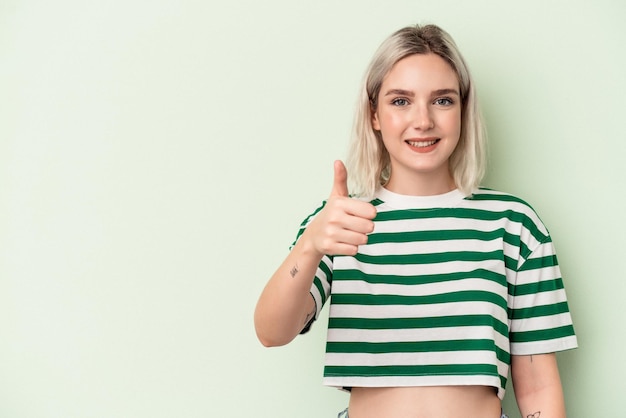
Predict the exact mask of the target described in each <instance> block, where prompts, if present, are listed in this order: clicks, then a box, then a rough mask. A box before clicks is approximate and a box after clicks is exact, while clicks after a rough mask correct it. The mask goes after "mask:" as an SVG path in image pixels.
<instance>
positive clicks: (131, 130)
mask: <svg viewBox="0 0 626 418" xmlns="http://www.w3.org/2000/svg"><path fill="white" fill-rule="evenodd" d="M625 18H626V3H625V2H623V1H621V0H619V1H618V0H615V1H609V0H602V1H525V2H521V1H518V2H509V1H500V0H489V1H487V0H482V1H429V2H425V1H416V0H410V1H390V2H383V1H362V0H360V1H356V0H352V1H316V2H313V1H299V2H297V1H288V0H265V1H252V0H250V1H221V2H207V1H192V0H153V1H148V0H107V1H104V0H102V1H83V0H80V1H79V0H58V1H43V0H42V1H35V0H23V1H18V0H3V1H2V2H1V3H0V97H1V99H0V417H3V418H26V417H28V418H56V417H59V418H74V417H77V418H78V417H80V418H91V417H93V418H96V417H98V418H100V417H107V418H110V417H129V418H159V417H186V418H187V417H248V416H255V417H277V418H278V417H285V418H287V417H299V418H319V417H334V416H336V413H337V411H339V410H340V409H343V408H344V407H345V405H346V404H347V402H348V397H347V395H346V394H344V393H342V392H340V391H337V390H335V389H329V388H325V387H323V386H322V384H321V373H322V362H323V350H324V338H325V321H324V320H322V321H320V322H319V323H318V324H317V325H316V327H315V328H314V330H313V331H312V332H311V333H310V334H309V335H307V336H304V337H301V338H299V339H297V340H296V341H294V342H293V343H292V344H290V345H288V346H286V347H281V348H275V349H265V348H262V347H261V345H260V344H259V343H258V342H257V340H256V337H255V335H254V329H253V323H252V315H253V310H254V305H255V303H256V299H257V297H258V295H259V293H260V291H261V289H262V287H263V286H264V284H265V282H266V280H267V279H268V278H269V276H270V275H271V274H272V272H273V270H274V269H275V268H276V267H277V266H278V264H279V263H280V262H281V261H282V259H283V258H284V256H285V255H286V253H287V250H288V247H289V244H290V243H291V241H292V239H293V238H294V236H295V233H296V230H297V227H298V225H299V223H300V221H301V220H302V219H303V218H304V216H306V215H307V214H308V213H309V212H310V211H311V210H312V209H313V208H315V207H316V205H317V204H318V203H319V202H320V201H321V200H322V199H324V198H325V197H326V196H327V194H328V192H329V191H330V185H331V181H332V161H333V160H334V159H337V158H344V157H345V152H346V144H347V138H348V136H349V132H350V126H351V123H352V113H353V108H354V103H355V100H356V91H357V88H358V84H359V81H360V79H361V76H362V74H363V71H364V68H365V66H366V64H367V62H368V61H369V58H370V57H371V55H372V53H373V52H374V49H375V48H376V47H377V46H378V44H379V43H380V42H381V41H382V40H383V39H384V38H385V37H386V36H387V35H389V34H390V33H391V32H392V31H394V30H396V29H398V28H400V27H402V26H404V25H407V24H412V23H417V22H420V23H430V22H432V23H437V24H439V25H440V26H442V27H444V28H445V29H446V30H448V31H449V32H450V33H451V34H452V35H453V37H454V38H455V39H456V40H457V43H458V44H459V46H460V48H461V50H462V51H463V52H464V55H465V57H466V59H467V61H468V62H469V65H470V67H471V69H472V71H473V73H474V76H475V79H476V82H477V85H478V89H479V95H480V98H481V103H482V107H483V110H484V114H485V118H486V121H487V123H488V127H489V135H490V144H491V150H490V161H491V166H490V170H489V174H488V178H487V179H486V181H485V185H486V186H489V187H494V188H498V189H502V190H505V191H508V192H512V193H515V194H517V195H519V196H521V197H523V198H524V199H526V200H528V201H529V202H530V203H531V204H532V205H533V206H534V207H535V209H536V210H537V211H538V212H539V213H540V215H541V217H542V219H543V220H544V222H545V223H546V224H547V225H548V227H549V228H550V230H551V232H552V234H553V237H554V241H555V243H556V246H557V251H558V254H559V258H560V262H561V264H562V270H563V274H564V277H565V283H566V288H567V292H568V296H569V300H570V306H571V310H572V315H573V317H574V321H575V327H576V330H577V333H578V337H579V344H580V348H579V349H578V350H574V351H570V352H566V353H562V354H559V363H560V369H561V373H562V378H563V385H564V389H565V395H566V398H567V408H568V412H569V416H570V417H574V418H579V417H580V418H583V417H584V418H588V417H623V416H624V414H626V413H625V412H624V411H623V407H622V405H623V397H624V394H623V392H624V391H623V389H624V383H623V382H624V375H625V374H626V369H625V367H626V362H625V361H624V359H623V355H622V352H623V350H624V345H625V344H626V337H625V331H624V330H625V327H624V323H623V322H624V312H625V311H624V305H625V304H624V302H623V300H624V293H625V291H626V288H625V284H624V283H625V282H626V277H625V275H624V267H623V262H624V250H625V249H626V245H625V244H624V236H626V226H625V222H624V206H625V204H626V199H625V198H624V189H625V180H626V176H625V174H624V172H625V166H626V158H625V156H626V151H625V148H626V147H625V146H624V142H625V140H626V135H625V133H624V118H625V116H624V110H625V104H624V101H625V97H626V82H625V74H626V54H625V52H624V51H625V47H624V45H626V29H625V26H624V19H625ZM512 395H513V393H512V391H509V392H508V393H507V398H506V400H505V408H506V409H507V410H508V411H509V412H510V414H511V416H512V417H518V416H519V414H518V413H517V411H516V409H515V406H514V405H515V403H514V399H513V396H512ZM620 409H622V410H621V411H620Z"/></svg>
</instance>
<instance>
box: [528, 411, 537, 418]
mask: <svg viewBox="0 0 626 418" xmlns="http://www.w3.org/2000/svg"><path fill="white" fill-rule="evenodd" d="M540 416H541V411H537V412H535V413H534V414H529V415H526V418H539V417H540Z"/></svg>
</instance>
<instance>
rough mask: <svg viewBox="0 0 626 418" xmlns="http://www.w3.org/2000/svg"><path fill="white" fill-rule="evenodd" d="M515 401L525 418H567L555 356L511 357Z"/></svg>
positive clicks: (551, 354) (552, 354)
mask: <svg viewBox="0 0 626 418" xmlns="http://www.w3.org/2000/svg"><path fill="white" fill-rule="evenodd" d="M511 377H512V379H513V388H514V390H515V398H516V400H517V405H518V407H519V410H520V413H521V414H522V417H523V418H565V401H564V399H563V389H562V387H561V378H560V377H559V369H558V366H557V361H556V355H555V354H554V353H550V354H538V355H530V356H511Z"/></svg>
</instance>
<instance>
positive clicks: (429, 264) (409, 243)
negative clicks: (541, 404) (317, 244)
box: [298, 189, 577, 398]
mask: <svg viewBox="0 0 626 418" xmlns="http://www.w3.org/2000/svg"><path fill="white" fill-rule="evenodd" d="M371 203H372V204H373V205H374V206H375V207H376V209H377V215H376V218H375V219H374V224H375V227H374V231H373V232H372V233H371V234H370V235H369V238H368V243H367V244H366V245H362V246H360V247H359V250H358V253H357V255H355V256H334V257H333V256H325V257H323V259H322V261H321V262H320V265H319V268H318V269H317V273H316V277H315V279H314V282H313V285H312V287H311V294H312V295H313V298H314V299H315V302H316V305H317V312H316V316H315V317H316V318H317V317H318V316H319V312H320V310H321V309H322V306H323V305H324V304H325V302H326V301H327V300H328V299H329V298H330V312H329V322H328V337H327V344H326V359H325V368H324V384H326V385H329V386H336V387H340V388H350V387H355V386H356V387H358V386H367V387H389V386H440V385H445V386H447V385H483V386H493V387H495V388H497V390H498V396H499V397H500V398H502V397H503V396H504V390H505V386H506V381H507V376H508V372H509V366H510V356H511V355H529V354H541V353H551V352H556V351H562V350H567V349H571V348H575V347H576V346H577V341H576V336H575V334H574V328H573V326H572V320H571V317H570V313H569V309H568V305H567V299H566V296H565V290H564V288H563V282H562V279H561V273H560V270H559V267H558V263H557V259H556V255H555V252H554V247H553V244H552V240H551V238H550V235H549V233H548V231H547V229H546V228H545V226H544V225H543V223H542V222H541V220H540V219H539V217H538V216H537V214H536V213H535V212H534V211H533V209H532V208H531V207H530V206H529V205H528V204H526V203H525V202H524V201H522V200H520V199H518V198H516V197H514V196H511V195H509V194H504V193H500V192H496V191H492V190H487V189H480V190H478V191H477V192H476V193H474V194H473V195H471V196H469V197H465V196H464V195H463V194H462V193H461V192H460V191H458V190H455V191H452V192H450V193H446V194H443V195H438V196H405V195H399V194H396V193H393V192H390V191H388V190H386V189H381V190H379V191H378V192H377V194H376V196H375V198H374V199H373V200H372V201H371ZM322 207H323V206H322ZM320 209H321V208H319V209H318V211H319V210H320ZM318 211H316V212H315V213H313V215H311V216H309V217H308V218H307V219H306V220H305V221H304V222H303V223H302V226H301V228H300V231H299V234H298V237H300V235H301V234H302V232H303V231H304V229H305V228H306V226H307V225H308V223H309V221H310V220H311V219H312V218H313V217H314V216H315V214H316V213H317V212H318Z"/></svg>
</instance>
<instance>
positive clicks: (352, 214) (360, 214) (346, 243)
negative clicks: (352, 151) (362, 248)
mask: <svg viewBox="0 0 626 418" xmlns="http://www.w3.org/2000/svg"><path fill="white" fill-rule="evenodd" d="M334 169H335V176H334V180H333V188H332V190H331V192H330V196H329V198H328V200H327V202H326V205H325V206H324V208H323V209H322V210H321V211H320V213H318V214H317V216H316V217H315V218H314V219H313V221H311V224H310V225H309V226H308V227H307V229H306V231H305V232H304V235H303V236H302V238H304V239H308V240H310V242H311V244H312V245H313V248H314V249H315V251H316V252H318V253H319V254H321V255H324V254H327V255H355V254H356V253H357V250H358V247H359V245H363V244H367V234H369V233H371V232H372V231H373V230H374V222H373V221H372V220H373V219H374V217H375V216H376V208H374V205H372V204H370V203H367V202H363V201H360V200H356V199H351V198H350V197H348V172H347V171H346V167H345V166H344V164H343V162H341V161H335V165H334Z"/></svg>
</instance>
